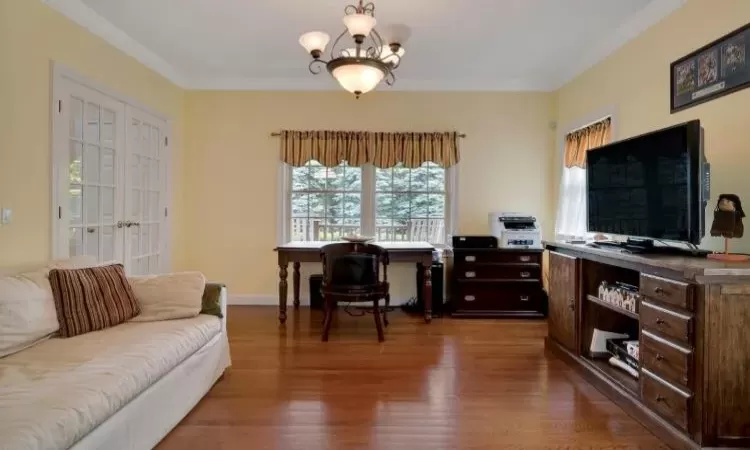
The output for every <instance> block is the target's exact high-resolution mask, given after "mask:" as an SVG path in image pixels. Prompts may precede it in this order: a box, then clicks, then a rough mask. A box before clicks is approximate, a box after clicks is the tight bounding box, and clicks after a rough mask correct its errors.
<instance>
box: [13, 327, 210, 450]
mask: <svg viewBox="0 0 750 450" xmlns="http://www.w3.org/2000/svg"><path fill="white" fill-rule="evenodd" d="M220 331H221V321H220V320H219V319H218V318H217V317H214V316H209V315H205V314H201V315H199V316H197V317H194V318H191V319H183V320H171V321H161V322H146V323H132V322H127V323H124V324H122V325H118V326H117V327H114V328H108V329H106V330H101V331H94V332H91V333H87V334H83V335H80V336H76V337H72V338H68V339H60V338H52V339H48V340H46V341H44V342H42V343H40V344H39V345H35V346H34V347H31V348H29V349H27V350H24V351H23V352H19V353H16V354H14V355H10V356H8V357H5V358H3V359H0V418H2V420H0V436H2V439H0V448H3V449H5V448H8V449H11V448H12V449H15V450H21V449H67V448H69V447H70V446H72V445H73V444H75V443H76V442H77V441H78V440H79V439H81V438H82V437H83V436H85V435H86V434H88V433H89V432H91V430H93V429H94V428H95V427H97V426H98V425H99V424H101V423H102V422H104V421H105V420H106V419H107V418H109V417H110V416H112V415H113V414H114V413H116V412H117V411H118V410H119V409H120V408H122V407H123V406H124V405H126V404H127V403H128V402H130V401H131V400H132V399H134V398H135V397H136V396H137V395H138V394H140V393H141V392H143V391H144V390H145V389H146V388H148V387H149V386H150V385H151V384H153V383H154V382H156V381H157V380H159V379H160V378H161V377H162V376H164V375H165V374H166V373H167V372H169V371H170V370H172V369H173V368H174V367H176V366H177V365H179V364H180V363H181V362H182V361H184V360H185V359H187V358H188V357H189V356H190V355H192V354H193V353H194V352H196V351H197V350H199V349H200V348H202V347H203V346H204V345H205V344H206V343H208V342H209V341H210V340H211V338H213V337H214V336H216V335H217V334H218V333H219V332H220Z"/></svg>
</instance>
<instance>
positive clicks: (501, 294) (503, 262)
mask: <svg viewBox="0 0 750 450" xmlns="http://www.w3.org/2000/svg"><path fill="white" fill-rule="evenodd" d="M451 291H452V295H451V309H452V312H451V315H452V316H454V317H544V316H545V311H546V296H545V295H544V291H543V289H542V251H541V250H508V249H497V248H491V249H462V248H457V249H453V267H452V270H451Z"/></svg>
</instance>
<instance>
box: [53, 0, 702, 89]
mask: <svg viewBox="0 0 750 450" xmlns="http://www.w3.org/2000/svg"><path fill="white" fill-rule="evenodd" d="M43 1H45V2H46V3H48V4H50V5H51V6H52V7H54V8H55V9H57V10H59V11H60V12H62V13H63V14H65V15H66V16H68V17H69V18H71V19H73V20H74V21H76V22H78V23H79V24H81V25H83V26H85V27H87V28H88V29H89V30H91V31H92V32H94V33H95V34H98V35H100V36H102V37H103V38H104V39H106V40H107V41H109V42H110V43H112V44H113V45H115V46H116V47H118V48H120V49H122V50H123V51H125V52H126V53H128V54H130V55H131V56H134V57H135V58H137V59H138V60H140V61H141V62H142V63H144V64H145V65H147V66H148V67H150V68H152V69H153V70H155V71H157V72H159V73H161V74H162V75H164V76H165V77H167V78H169V79H170V80H172V81H173V82H175V83H176V84H178V85H180V86H182V87H185V88H194V89H260V90H275V89H288V90H322V89H338V86H337V84H336V82H335V81H334V80H333V79H332V78H331V77H328V76H317V77H316V76H313V75H311V74H310V73H309V72H308V71H307V65H308V61H309V55H307V54H306V53H305V51H304V49H302V47H300V45H299V44H298V42H297V40H298V38H299V35H300V34H302V33H304V32H306V31H313V30H321V31H326V32H327V33H329V34H330V35H332V36H336V35H338V34H339V33H340V32H341V31H343V30H344V27H343V24H342V23H341V17H342V15H343V11H344V7H345V6H346V5H347V4H348V3H352V2H353V1H347V0H314V1H313V0H43ZM685 1H687V0H375V6H376V17H377V19H378V26H377V27H376V28H377V29H379V30H381V31H382V30H383V29H385V30H386V31H387V30H388V29H390V27H391V26H393V25H406V26H407V27H408V28H409V30H410V37H409V38H408V40H407V41H406V42H404V47H405V49H406V55H405V56H404V59H403V61H402V64H401V67H400V68H399V69H398V70H397V71H396V76H397V78H398V80H397V83H396V85H395V86H394V88H395V89H401V90H459V91H461V90H475V91H479V90H521V91H523V90H553V89H556V88H558V87H559V86H561V85H562V84H564V83H565V82H567V81H568V80H570V79H571V78H573V77H574V76H576V75H577V74H579V73H581V72H582V71H583V70H585V69H586V68H588V67H590V66H591V65H593V64H595V63H596V62H598V61H599V60H601V59H603V58H604V57H606V56H607V55H608V54H610V53H611V52H613V51H614V50H615V49H617V48H618V47H620V46H621V45H623V44H624V43H626V42H627V41H629V40H631V39H632V38H634V37H635V36H637V35H638V34H640V33H641V32H643V31H644V30H645V29H646V28H648V27H649V26H651V25H653V24H654V23H656V22H657V21H659V20H660V19H661V18H663V17H665V16H666V15H668V14H669V13H671V12H672V11H674V10H675V9H677V8H678V7H680V6H681V5H682V4H683V3H684V2H685Z"/></svg>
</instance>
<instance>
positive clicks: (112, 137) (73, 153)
mask: <svg viewBox="0 0 750 450" xmlns="http://www.w3.org/2000/svg"><path fill="white" fill-rule="evenodd" d="M68 88H69V89H68V90H66V92H67V95H66V96H65V99H64V103H65V105H66V109H65V120H66V122H67V123H68V126H67V127H66V128H67V144H66V150H67V152H66V153H67V156H68V157H67V160H66V161H65V166H66V167H64V169H66V170H63V171H61V174H62V177H64V185H65V187H66V189H65V191H66V192H64V193H63V196H64V197H67V199H66V201H63V202H61V205H62V204H66V205H67V207H66V208H63V207H62V206H61V208H60V219H63V213H64V216H65V218H67V220H66V221H65V222H64V223H63V226H65V228H66V229H67V240H68V245H67V256H77V255H90V256H93V257H95V258H96V259H97V261H99V262H108V261H115V260H118V261H119V260H121V258H122V251H121V250H122V248H121V247H122V246H121V245H118V235H120V233H119V229H118V221H119V219H120V218H121V214H120V213H119V211H121V200H120V196H121V194H122V190H123V189H122V177H121V176H120V166H121V165H122V161H123V157H124V143H125V139H124V108H123V106H122V104H120V103H118V102H115V101H114V100H112V99H110V98H109V97H106V96H104V95H101V94H99V93H98V92H95V91H92V90H88V89H86V88H84V87H82V86H79V85H72V84H71V85H70V86H68ZM63 253H65V252H64V251H63ZM60 256H66V255H64V254H63V255H60Z"/></svg>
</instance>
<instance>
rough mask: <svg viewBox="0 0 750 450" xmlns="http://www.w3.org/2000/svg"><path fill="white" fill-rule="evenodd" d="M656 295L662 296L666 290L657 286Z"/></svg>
mask: <svg viewBox="0 0 750 450" xmlns="http://www.w3.org/2000/svg"><path fill="white" fill-rule="evenodd" d="M654 294H658V295H662V294H664V289H662V288H660V287H659V286H656V287H655V288H654Z"/></svg>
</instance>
